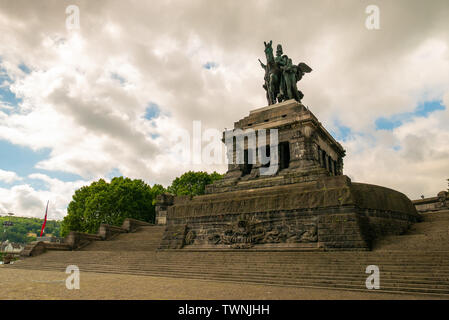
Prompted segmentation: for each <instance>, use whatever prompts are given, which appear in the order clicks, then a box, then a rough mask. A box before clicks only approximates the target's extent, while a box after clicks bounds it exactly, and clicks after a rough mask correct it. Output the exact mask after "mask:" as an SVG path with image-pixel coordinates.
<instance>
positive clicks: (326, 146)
mask: <svg viewBox="0 0 449 320" xmlns="http://www.w3.org/2000/svg"><path fill="white" fill-rule="evenodd" d="M261 129H265V130H272V129H276V130H277V134H278V142H279V143H278V158H279V161H278V163H279V167H278V169H277V170H276V172H275V173H274V174H271V175H267V176H265V175H262V174H260V172H261V168H266V166H265V167H264V165H263V164H261V163H259V160H258V161H257V163H253V164H250V163H248V158H249V157H248V155H250V154H252V153H253V152H260V150H266V149H267V148H271V149H270V150H276V149H272V148H273V147H272V146H271V144H270V142H269V139H266V138H267V137H268V136H269V135H265V136H262V135H260V134H259V132H260V130H261ZM232 132H233V133H234V134H235V135H236V136H237V137H236V138H235V139H234V140H233V141H234V142H233V143H234V145H230V146H228V157H229V166H228V171H227V173H226V175H225V176H224V178H223V179H222V180H219V181H216V182H215V183H213V184H212V185H209V186H207V187H206V194H205V195H201V196H196V197H193V198H191V197H188V196H181V197H173V196H170V195H162V196H160V197H159V202H158V204H157V209H156V210H157V211H158V212H157V213H158V215H160V216H161V219H158V221H164V222H166V225H167V228H166V231H165V233H164V236H163V239H162V241H161V245H160V249H182V250H229V249H240V250H369V249H370V248H371V247H372V244H373V241H374V240H376V239H379V238H381V237H382V236H384V235H397V234H402V233H404V232H405V231H406V230H407V229H408V228H409V226H410V225H411V224H412V223H414V222H416V221H418V220H419V219H420V216H419V215H418V213H417V211H416V209H415V207H414V205H413V204H412V202H411V201H410V200H409V199H408V198H407V197H406V196H405V195H404V194H402V193H400V192H397V191H395V190H391V189H388V188H384V187H380V186H374V185H369V184H362V183H354V182H351V180H350V179H349V178H348V177H347V176H345V175H343V157H344V156H345V150H344V149H343V147H342V146H341V145H340V144H339V143H338V142H337V141H336V140H335V139H334V138H333V137H332V136H331V135H330V134H329V133H328V132H327V131H326V129H325V128H324V127H323V126H322V124H321V123H320V122H319V121H318V120H317V118H316V117H315V116H314V115H313V114H312V112H311V111H310V110H308V109H307V108H305V107H304V106H303V105H302V104H300V103H298V102H296V101H294V100H289V101H286V102H283V103H280V104H276V105H270V106H268V107H264V108H260V109H256V110H253V111H251V112H250V114H249V116H247V117H245V118H243V119H241V120H240V121H238V122H236V123H235V124H234V129H233V130H232ZM226 133H229V131H228V132H225V134H226ZM251 134H254V135H255V136H256V138H257V140H258V141H257V142H258V145H259V144H260V142H261V141H259V140H260V139H266V140H263V141H262V145H263V144H264V143H266V146H263V147H262V148H258V149H257V151H255V150H254V149H251V145H250V144H249V143H248V142H246V141H245V138H243V139H240V141H244V145H243V148H242V149H244V154H245V157H244V160H245V163H243V164H237V163H236V152H232V153H231V155H229V151H230V150H236V148H237V146H236V145H235V144H236V143H237V142H238V141H239V138H241V137H239V136H238V135H247V136H250V135H251ZM269 145H270V146H269ZM264 147H266V148H265V149H264ZM257 159H259V158H257Z"/></svg>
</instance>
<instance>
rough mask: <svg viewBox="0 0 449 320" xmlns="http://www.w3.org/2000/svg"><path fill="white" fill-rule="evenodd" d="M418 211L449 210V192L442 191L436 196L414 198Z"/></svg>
mask: <svg viewBox="0 0 449 320" xmlns="http://www.w3.org/2000/svg"><path fill="white" fill-rule="evenodd" d="M412 202H413V204H414V205H415V208H416V210H417V211H418V212H430V211H440V210H449V193H448V192H447V191H441V192H439V193H438V194H437V196H436V197H431V198H423V199H419V200H413V201H412Z"/></svg>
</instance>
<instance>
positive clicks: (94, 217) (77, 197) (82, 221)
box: [61, 177, 158, 236]
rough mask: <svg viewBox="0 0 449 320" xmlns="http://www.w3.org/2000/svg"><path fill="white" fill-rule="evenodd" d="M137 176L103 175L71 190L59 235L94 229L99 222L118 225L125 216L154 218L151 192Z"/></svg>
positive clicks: (151, 220)
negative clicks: (106, 177)
mask: <svg viewBox="0 0 449 320" xmlns="http://www.w3.org/2000/svg"><path fill="white" fill-rule="evenodd" d="M157 189H158V188H155V190H154V191H153V190H152V188H151V187H150V186H148V185H147V184H146V183H145V182H143V181H142V180H140V179H135V180H131V179H129V178H124V177H115V178H113V179H112V180H111V182H110V183H107V182H106V181H104V180H103V179H100V180H98V181H95V182H93V183H92V184H91V185H89V186H84V187H81V188H80V189H78V190H76V191H75V194H74V195H73V197H72V199H73V200H72V201H71V202H70V203H69V206H68V207H67V215H66V216H65V217H64V220H63V221H62V225H61V236H66V235H67V234H68V233H69V231H80V232H87V233H96V232H97V230H98V227H99V226H100V224H102V223H106V224H110V225H115V226H120V225H121V224H122V223H123V220H125V219H126V218H134V219H138V220H143V221H148V222H154V219H155V210H154V204H153V199H154V193H155V192H156V190H157Z"/></svg>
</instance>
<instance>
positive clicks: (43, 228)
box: [40, 200, 50, 237]
mask: <svg viewBox="0 0 449 320" xmlns="http://www.w3.org/2000/svg"><path fill="white" fill-rule="evenodd" d="M49 202H50V200H47V207H46V208H45V217H44V223H43V224H42V228H41V235H40V237H42V234H43V233H44V230H45V225H46V224H47V212H48V203H49Z"/></svg>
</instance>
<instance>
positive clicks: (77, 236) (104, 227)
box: [21, 218, 153, 257]
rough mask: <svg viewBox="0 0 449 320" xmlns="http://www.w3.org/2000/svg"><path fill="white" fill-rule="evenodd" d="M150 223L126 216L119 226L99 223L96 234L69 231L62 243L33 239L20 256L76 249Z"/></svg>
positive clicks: (132, 230)
mask: <svg viewBox="0 0 449 320" xmlns="http://www.w3.org/2000/svg"><path fill="white" fill-rule="evenodd" d="M151 225H153V224H152V223H148V222H145V221H140V220H136V219H131V218H126V219H125V220H124V221H123V224H122V226H121V227H117V226H112V225H109V224H101V225H100V227H99V228H98V232H97V234H90V233H84V232H77V231H70V233H69V234H68V235H67V236H66V237H65V238H64V239H63V241H62V243H54V242H43V241H33V242H31V243H29V244H28V245H27V246H26V247H25V249H23V251H22V252H21V255H22V256H25V257H33V256H37V255H40V254H42V253H44V252H45V251H46V250H78V249H81V248H83V247H85V246H87V245H89V244H90V243H91V242H93V241H105V240H110V239H112V238H114V237H116V236H117V235H119V234H120V233H127V232H134V231H136V229H138V228H139V227H141V226H151Z"/></svg>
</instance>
